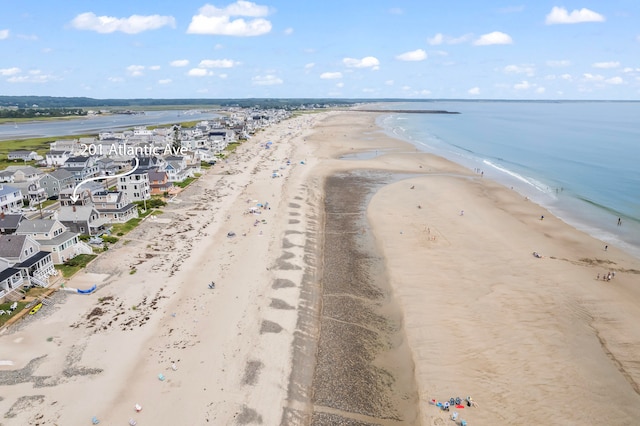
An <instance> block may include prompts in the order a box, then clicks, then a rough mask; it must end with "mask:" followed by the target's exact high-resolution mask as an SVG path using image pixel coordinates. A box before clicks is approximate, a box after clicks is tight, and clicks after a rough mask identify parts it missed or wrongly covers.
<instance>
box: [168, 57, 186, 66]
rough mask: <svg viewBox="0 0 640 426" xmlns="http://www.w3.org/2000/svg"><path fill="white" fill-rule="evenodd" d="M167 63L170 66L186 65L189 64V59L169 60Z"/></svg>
mask: <svg viewBox="0 0 640 426" xmlns="http://www.w3.org/2000/svg"><path fill="white" fill-rule="evenodd" d="M169 65H171V66H172V67H186V66H187V65H189V60H188V59H176V60H175V61H171V62H169Z"/></svg>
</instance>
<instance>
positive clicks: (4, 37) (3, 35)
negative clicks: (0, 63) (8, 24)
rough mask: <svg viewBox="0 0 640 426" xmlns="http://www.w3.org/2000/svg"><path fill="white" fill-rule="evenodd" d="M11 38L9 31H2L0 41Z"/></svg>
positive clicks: (0, 31)
mask: <svg viewBox="0 0 640 426" xmlns="http://www.w3.org/2000/svg"><path fill="white" fill-rule="evenodd" d="M7 38H9V30H0V40H4V39H7Z"/></svg>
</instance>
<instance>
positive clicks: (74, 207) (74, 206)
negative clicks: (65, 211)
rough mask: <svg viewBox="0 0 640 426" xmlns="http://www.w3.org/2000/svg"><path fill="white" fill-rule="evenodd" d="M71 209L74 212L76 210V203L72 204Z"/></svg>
mask: <svg viewBox="0 0 640 426" xmlns="http://www.w3.org/2000/svg"><path fill="white" fill-rule="evenodd" d="M73 211H74V212H75V211H76V205H75V204H74V205H73Z"/></svg>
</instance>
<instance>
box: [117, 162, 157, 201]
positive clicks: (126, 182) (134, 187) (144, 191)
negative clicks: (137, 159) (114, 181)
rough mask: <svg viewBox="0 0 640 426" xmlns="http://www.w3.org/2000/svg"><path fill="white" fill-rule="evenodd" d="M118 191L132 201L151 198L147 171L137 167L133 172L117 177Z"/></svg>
mask: <svg viewBox="0 0 640 426" xmlns="http://www.w3.org/2000/svg"><path fill="white" fill-rule="evenodd" d="M118 191H120V192H123V193H125V194H126V195H127V198H128V199H129V200H132V201H143V200H148V199H149V198H151V188H150V186H149V173H148V171H147V170H140V169H139V168H137V169H136V170H135V171H134V172H133V173H130V174H128V175H126V176H120V177H119V178H118Z"/></svg>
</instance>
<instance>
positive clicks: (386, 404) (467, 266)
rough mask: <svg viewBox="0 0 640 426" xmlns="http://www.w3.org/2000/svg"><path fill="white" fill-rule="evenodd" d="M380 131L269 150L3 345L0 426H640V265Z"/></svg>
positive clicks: (263, 136) (224, 176)
mask: <svg viewBox="0 0 640 426" xmlns="http://www.w3.org/2000/svg"><path fill="white" fill-rule="evenodd" d="M375 118H376V114H375V113H365V112H356V111H345V112H322V113H317V114H307V115H301V116H298V117H296V118H293V119H290V120H287V121H284V122H282V123H280V124H278V125H276V126H273V127H271V128H268V129H267V130H265V131H263V132H260V133H259V134H258V135H256V136H255V137H254V138H252V139H250V140H249V141H247V142H245V143H243V144H242V145H241V146H240V147H239V148H238V150H237V152H236V154H234V155H233V156H231V157H230V158H229V160H228V161H227V162H224V163H219V164H217V165H216V166H214V167H213V168H211V169H210V170H208V171H207V172H206V174H205V175H203V176H202V177H201V178H200V179H199V180H197V181H196V182H195V183H194V184H192V185H191V186H190V187H188V188H187V189H186V190H185V191H184V192H182V193H181V194H180V195H179V196H178V197H177V199H176V200H175V202H173V203H170V204H169V205H167V206H166V208H163V211H164V213H163V214H161V215H159V216H157V217H156V218H150V219H147V220H145V222H143V223H142V224H141V225H140V226H139V227H138V228H137V229H135V230H134V231H133V232H131V233H130V234H127V235H126V236H125V237H123V238H122V239H121V240H120V241H119V242H118V243H117V244H116V245H115V246H114V247H112V249H110V250H109V251H108V252H107V253H105V254H102V255H100V256H99V258H98V259H97V260H96V261H94V262H93V263H91V264H90V265H89V267H88V268H87V269H86V270H84V271H81V272H80V273H78V274H77V275H76V276H74V277H73V278H72V279H71V280H69V281H68V282H67V283H66V285H68V286H70V287H75V288H88V287H90V286H91V285H93V284H98V291H97V292H95V293H94V294H92V295H89V296H81V295H75V294H67V293H62V292H58V293H56V295H55V296H54V301H55V304H53V305H51V306H45V307H44V308H43V309H41V311H40V312H39V313H38V314H37V315H34V316H32V317H29V318H28V319H27V320H25V321H22V322H21V323H19V324H17V325H14V326H12V327H10V328H8V329H7V330H5V331H4V332H2V334H0V424H1V425H14V424H15V425H24V424H30V425H83V424H91V419H92V417H94V416H95V417H96V418H97V419H99V420H100V424H108V425H112V424H113V425H117V424H127V422H128V421H129V419H134V420H135V421H136V422H137V424H138V425H148V424H149V425H150V424H156V425H158V424H184V425H206V424H212V425H231V424H238V425H250V424H264V425H278V424H290V425H298V424H300V425H302V424H313V425H350V426H359V425H384V426H388V425H400V424H412V425H414V424H415V425H445V424H453V423H452V422H451V420H449V418H450V415H451V414H452V413H453V411H457V412H459V417H458V420H460V419H465V420H466V421H467V422H468V424H469V425H513V424H523V425H524V424H527V425H531V424H548V425H554V424H557V425H579V424H580V425H584V424H607V425H629V424H634V423H636V422H637V421H638V419H640V364H638V355H637V354H639V353H640V329H639V328H638V327H637V326H636V323H637V322H638V320H639V319H640V289H639V288H638V286H637V282H638V279H639V277H640V260H639V259H637V258H634V257H632V256H629V255H628V254H626V253H624V252H622V251H620V250H618V249H616V247H611V246H610V247H609V248H608V250H607V251H604V249H603V247H604V243H602V242H601V241H598V240H595V239H593V238H591V237H589V236H588V235H586V234H583V233H581V232H579V231H577V230H575V229H573V228H572V227H570V226H568V225H566V224H565V223H563V222H562V221H560V220H558V219H556V218H555V217H553V216H552V215H551V214H549V213H548V212H547V211H545V210H544V209H542V208H541V207H539V206H537V205H535V204H534V203H532V202H530V201H527V200H526V199H525V198H524V197H522V196H521V195H519V194H518V193H516V192H514V191H512V190H510V189H508V188H505V187H502V186H500V185H498V184H496V183H494V182H492V181H490V180H488V179H484V178H482V177H481V176H480V175H478V174H475V173H473V171H471V170H467V169H464V168H462V167H460V166H458V165H456V164H453V163H451V162H448V161H446V160H444V159H441V158H438V157H435V156H432V155H429V154H425V153H420V152H417V151H416V150H415V148H413V146H411V145H409V144H407V143H404V142H402V141H399V140H395V139H392V138H390V137H388V136H387V135H385V134H384V133H383V132H382V131H381V129H379V128H378V127H377V126H376V124H375ZM267 141H272V142H273V144H272V145H271V148H269V149H265V147H264V143H266V142H267ZM288 160H289V162H288ZM274 170H275V171H278V173H280V174H281V175H282V176H281V177H275V178H274V177H272V173H273V171H274ZM252 207H254V208H256V211H255V212H250V211H249V210H250V208H252ZM541 216H544V220H541V219H540V218H541ZM230 232H231V233H233V236H229V235H230V234H229V233H230ZM533 252H537V253H539V254H540V255H541V257H539V258H538V257H535V256H533ZM609 272H615V277H614V278H613V279H611V280H610V281H605V280H602V279H597V276H598V275H599V276H600V277H602V276H603V275H605V274H606V273H609ZM211 281H215V283H216V288H215V289H214V290H211V289H209V288H208V287H207V285H208V283H210V282H211ZM457 396H459V397H461V398H462V399H464V398H466V397H467V396H472V397H473V399H474V400H475V401H476V402H477V407H467V406H466V405H465V406H464V408H462V409H455V410H453V409H452V410H451V411H450V412H445V411H442V410H440V409H439V408H438V407H436V406H435V405H433V404H431V403H430V401H432V400H434V399H435V400H437V401H445V400H448V399H449V398H450V397H457ZM136 404H139V405H140V406H141V407H142V409H141V410H140V411H139V412H136V410H135V409H134V407H135V405H136Z"/></svg>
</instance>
